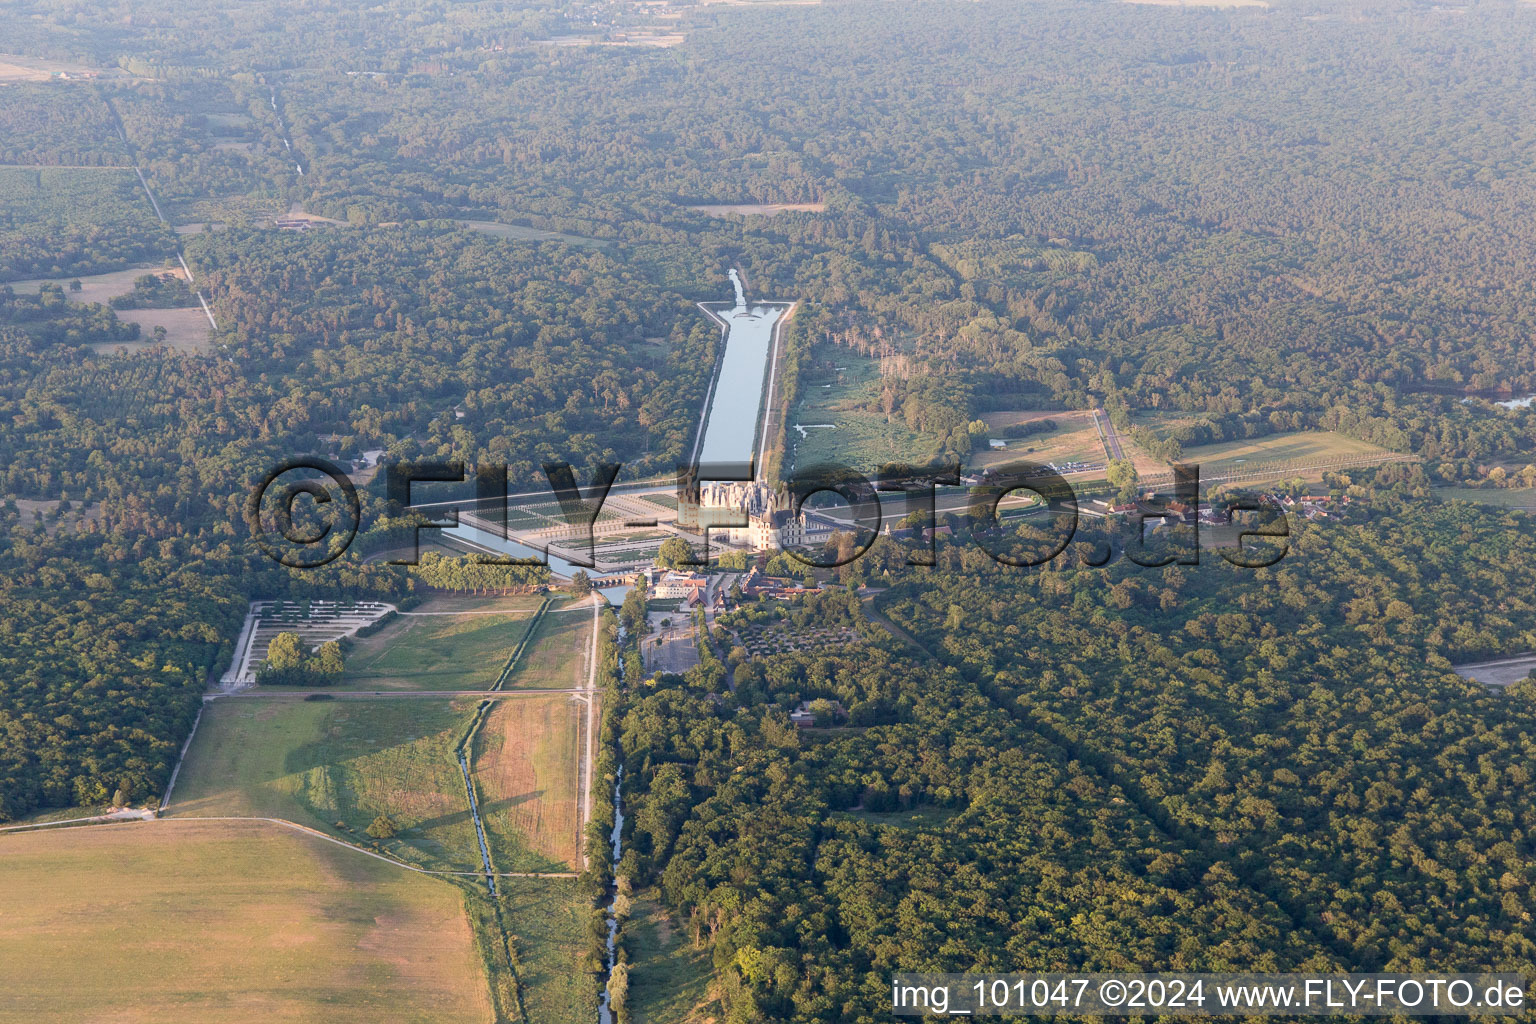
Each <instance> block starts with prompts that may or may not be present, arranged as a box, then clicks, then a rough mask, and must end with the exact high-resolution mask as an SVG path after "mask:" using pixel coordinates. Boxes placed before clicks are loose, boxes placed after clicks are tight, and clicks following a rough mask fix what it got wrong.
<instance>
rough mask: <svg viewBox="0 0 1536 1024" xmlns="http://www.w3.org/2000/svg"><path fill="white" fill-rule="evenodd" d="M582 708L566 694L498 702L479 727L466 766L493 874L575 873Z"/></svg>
mask: <svg viewBox="0 0 1536 1024" xmlns="http://www.w3.org/2000/svg"><path fill="white" fill-rule="evenodd" d="M585 712H586V705H584V704H580V703H577V702H576V701H573V700H571V699H570V697H568V696H565V695H564V694H562V695H559V696H552V697H527V698H518V699H516V700H501V701H497V702H496V705H495V706H494V707H493V708H492V709H491V711H490V713H489V714H488V715H487V716H486V719H485V722H484V723H483V724H482V725H481V727H480V731H479V733H478V734H477V735H476V736H475V744H474V750H473V752H472V754H473V757H472V761H471V765H472V767H473V770H474V773H475V782H476V785H477V787H478V789H479V791H480V817H481V821H482V822H483V823H484V825H485V835H486V842H487V843H488V844H489V845H490V848H491V858H492V860H493V861H494V863H495V865H496V869H497V870H498V871H579V870H581V822H580V818H579V816H578V807H577V796H578V791H579V788H580V787H579V780H580V775H579V772H580V768H581V743H580V739H581V733H580V727H581V724H582V718H583V716H584V714H585Z"/></svg>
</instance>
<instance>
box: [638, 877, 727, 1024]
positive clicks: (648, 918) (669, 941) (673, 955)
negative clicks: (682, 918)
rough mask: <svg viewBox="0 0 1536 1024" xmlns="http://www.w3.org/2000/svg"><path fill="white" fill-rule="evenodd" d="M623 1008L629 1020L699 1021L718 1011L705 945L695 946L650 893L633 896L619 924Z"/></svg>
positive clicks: (643, 1023) (659, 1023)
mask: <svg viewBox="0 0 1536 1024" xmlns="http://www.w3.org/2000/svg"><path fill="white" fill-rule="evenodd" d="M624 944H625V948H626V949H628V950H629V956H630V972H629V1013H630V1020H631V1021H633V1022H634V1024H700V1022H702V1021H704V1020H706V1019H709V1018H714V1019H719V1017H720V1016H721V1015H722V1011H721V1007H720V1002H719V999H718V997H717V996H716V995H715V994H714V993H713V992H712V991H711V981H712V980H713V971H712V970H711V968H710V962H709V950H707V949H698V948H696V947H695V946H694V945H693V943H692V942H691V941H689V938H688V935H687V932H686V931H684V929H683V928H682V926H681V924H680V923H679V922H676V921H673V920H672V919H671V917H670V916H669V915H668V913H667V912H666V910H665V909H664V908H663V907H662V906H661V904H660V903H658V902H657V901H656V900H655V899H654V898H648V897H646V896H644V895H642V896H641V898H639V899H636V900H635V906H634V910H633V912H632V913H631V914H630V917H629V922H628V924H626V925H625V926H624Z"/></svg>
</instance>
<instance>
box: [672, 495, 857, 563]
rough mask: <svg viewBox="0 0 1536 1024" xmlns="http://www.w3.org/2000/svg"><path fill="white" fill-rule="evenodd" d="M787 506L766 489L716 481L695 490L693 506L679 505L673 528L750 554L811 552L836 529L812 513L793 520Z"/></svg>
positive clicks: (683, 503)
mask: <svg viewBox="0 0 1536 1024" xmlns="http://www.w3.org/2000/svg"><path fill="white" fill-rule="evenodd" d="M788 505H789V501H788V499H787V498H786V497H785V496H783V495H779V494H775V493H774V491H773V490H772V489H770V488H769V487H768V486H767V485H766V484H761V483H746V482H732V483H725V482H718V481H717V482H713V483H706V484H703V485H701V486H700V487H699V501H698V504H697V505H694V504H693V503H691V502H686V501H684V502H679V503H678V507H677V525H678V526H679V527H680V528H681V529H685V530H692V531H694V532H698V533H702V532H704V531H705V530H706V529H707V530H708V531H709V536H710V538H711V539H712V540H716V541H720V542H723V543H725V544H729V545H732V546H734V547H744V548H749V549H751V550H753V551H777V550H779V549H780V548H786V547H790V548H795V547H815V546H818V545H821V544H825V543H826V542H827V541H828V540H830V539H831V538H832V534H833V532H835V531H836V529H837V524H836V523H833V522H832V521H831V520H828V519H826V518H824V517H822V516H818V515H816V514H815V513H802V514H801V515H799V516H796V515H794V514H793V513H792V512H791V511H790V509H789V507H788Z"/></svg>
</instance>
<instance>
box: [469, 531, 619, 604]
mask: <svg viewBox="0 0 1536 1024" xmlns="http://www.w3.org/2000/svg"><path fill="white" fill-rule="evenodd" d="M443 536H445V537H452V538H454V539H455V540H457V541H459V542H461V543H464V544H469V545H471V546H472V547H477V548H480V549H481V550H483V551H490V552H493V553H495V554H500V555H511V556H512V557H513V558H533V559H538V560H539V561H541V562H548V563H549V569H550V571H551V572H553V573H554V574H555V575H556V576H561V577H564V578H565V579H570V578H571V577H572V576H574V575H576V573H577V571H578V570H580V571H582V572H585V573H587V574H588V575H589V576H590V575H592V574H593V573H594V572H596V570H595V569H588V568H586V567H585V566H581V565H575V564H573V563H571V562H568V561H566V560H565V559H564V558H561V557H560V556H559V555H546V554H545V553H544V552H543V551H540V550H539V549H538V548H534V547H529V546H528V545H527V544H524V543H522V542H520V541H515V540H513V539H512V538H510V537H498V536H496V534H494V533H490V532H489V531H486V530H482V529H480V528H479V527H478V526H470V525H469V524H467V523H463V522H461V523H459V524H458V525H457V526H452V527H445V528H444V529H443ZM629 591H630V588H629V587H604V588H602V590H601V591H599V593H601V594H602V595H603V596H604V597H606V598H607V599H608V601H609V603H611V604H614V605H620V604H623V603H624V596H625V595H626V594H628V593H629Z"/></svg>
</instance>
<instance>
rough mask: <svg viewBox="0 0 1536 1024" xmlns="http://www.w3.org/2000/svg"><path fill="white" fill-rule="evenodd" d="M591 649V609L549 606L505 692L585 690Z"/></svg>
mask: <svg viewBox="0 0 1536 1024" xmlns="http://www.w3.org/2000/svg"><path fill="white" fill-rule="evenodd" d="M591 646H592V606H591V605H590V604H588V603H587V602H585V601H582V602H577V603H567V604H565V605H564V606H563V607H556V606H554V605H551V606H550V608H549V611H547V612H545V613H544V618H542V619H540V620H539V625H538V628H537V629H535V630H534V633H533V639H532V640H531V641H530V642H529V644H528V647H527V649H526V650H524V651H523V656H522V657H521V658H520V659H518V662H517V668H516V669H515V670H514V671H513V673H512V675H511V678H509V679H508V680H507V684H506V688H507V689H509V690H512V689H531V690H544V689H549V690H561V689H571V688H575V687H581V686H585V685H586V682H587V657H588V656H589V655H590V653H591Z"/></svg>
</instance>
